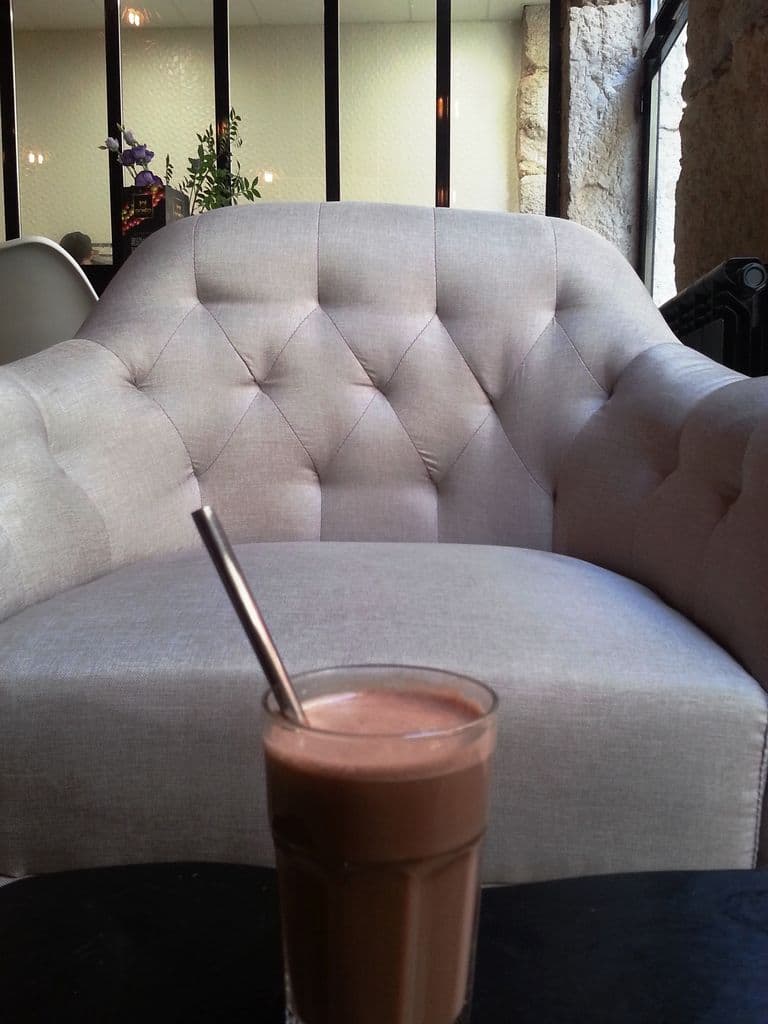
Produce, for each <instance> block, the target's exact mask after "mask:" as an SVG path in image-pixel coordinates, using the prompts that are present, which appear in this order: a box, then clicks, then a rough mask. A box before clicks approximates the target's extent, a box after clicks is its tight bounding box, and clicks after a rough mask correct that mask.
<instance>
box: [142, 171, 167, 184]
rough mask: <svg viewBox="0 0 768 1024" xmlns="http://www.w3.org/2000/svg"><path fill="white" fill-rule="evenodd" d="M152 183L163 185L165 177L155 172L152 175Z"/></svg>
mask: <svg viewBox="0 0 768 1024" xmlns="http://www.w3.org/2000/svg"><path fill="white" fill-rule="evenodd" d="M142 173H143V172H142ZM152 184H153V185H162V184H164V182H163V179H162V178H161V177H160V175H159V174H153V175H152Z"/></svg>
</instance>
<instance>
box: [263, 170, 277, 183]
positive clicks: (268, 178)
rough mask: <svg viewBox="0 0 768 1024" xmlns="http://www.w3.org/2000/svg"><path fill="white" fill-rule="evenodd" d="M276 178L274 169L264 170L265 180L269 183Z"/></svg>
mask: <svg viewBox="0 0 768 1024" xmlns="http://www.w3.org/2000/svg"><path fill="white" fill-rule="evenodd" d="M274 180H275V176H274V174H273V173H272V171H264V181H265V183H266V184H267V185H271V184H272V182H273V181H274Z"/></svg>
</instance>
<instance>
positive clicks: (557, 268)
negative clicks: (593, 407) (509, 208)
mask: <svg viewBox="0 0 768 1024" xmlns="http://www.w3.org/2000/svg"><path fill="white" fill-rule="evenodd" d="M549 226H550V228H551V229H552V244H553V245H554V253H555V301H554V303H553V306H552V308H553V310H554V312H553V313H552V319H553V320H554V322H555V323H556V324H557V326H558V327H559V328H560V330H561V331H562V332H563V334H564V335H565V336H566V338H567V339H568V341H569V342H570V343H571V348H572V349H573V351H574V352H575V353H576V355H577V356H578V358H579V362H580V363H581V365H582V366H583V367H584V369H585V370H586V371H587V373H588V374H589V376H590V377H591V378H592V380H593V381H594V382H595V384H597V386H598V387H599V388H600V390H601V391H602V392H603V394H605V395H608V389H607V388H605V387H603V385H602V384H601V383H600V381H599V380H598V379H597V377H595V375H594V373H592V371H591V370H590V368H589V367H588V366H587V364H586V362H585V361H584V357H583V356H582V354H581V352H579V350H578V349H577V348H576V345H575V343H574V340H573V338H572V337H571V336H570V334H569V333H568V331H566V329H565V328H564V327H563V325H562V324H561V323H560V321H559V320H558V318H557V296H558V292H559V288H560V285H559V281H560V263H559V256H558V252H557V232H556V231H555V223H554V218H551V219H550V221H549ZM609 397H610V396H609Z"/></svg>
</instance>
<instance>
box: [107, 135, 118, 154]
mask: <svg viewBox="0 0 768 1024" xmlns="http://www.w3.org/2000/svg"><path fill="white" fill-rule="evenodd" d="M104 146H105V148H106V149H110V150H111V151H112V152H113V153H117V152H118V150H119V149H120V143H119V142H118V141H117V139H113V138H112V136H111V135H110V137H109V138H108V139H105V140H104Z"/></svg>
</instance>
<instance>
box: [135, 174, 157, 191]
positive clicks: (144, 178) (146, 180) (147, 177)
mask: <svg viewBox="0 0 768 1024" xmlns="http://www.w3.org/2000/svg"><path fill="white" fill-rule="evenodd" d="M156 177H157V175H156V174H153V173H152V171H139V173H138V174H137V175H136V184H137V185H138V186H140V187H141V186H143V185H154V184H156V182H155V178H156ZM160 184H162V182H161V183H160Z"/></svg>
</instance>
